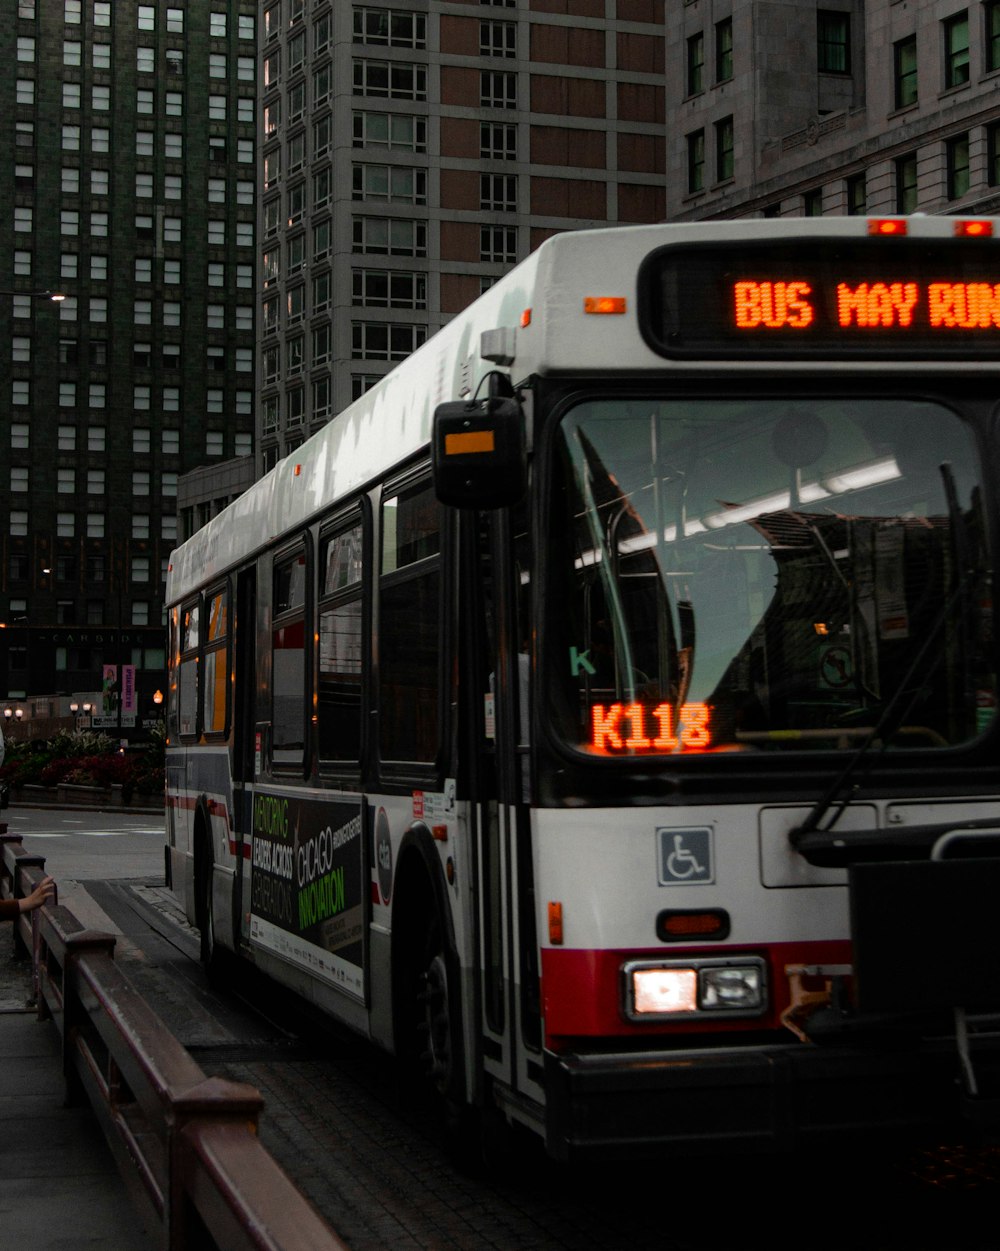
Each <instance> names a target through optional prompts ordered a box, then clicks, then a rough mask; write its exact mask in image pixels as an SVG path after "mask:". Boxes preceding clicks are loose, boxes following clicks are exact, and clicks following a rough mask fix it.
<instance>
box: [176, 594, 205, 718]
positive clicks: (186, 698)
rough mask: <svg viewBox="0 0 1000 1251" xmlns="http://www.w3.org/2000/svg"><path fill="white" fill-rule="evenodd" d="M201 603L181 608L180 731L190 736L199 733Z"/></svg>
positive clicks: (196, 602) (193, 602)
mask: <svg viewBox="0 0 1000 1251" xmlns="http://www.w3.org/2000/svg"><path fill="white" fill-rule="evenodd" d="M199 612H200V605H199V603H198V601H197V600H192V601H191V603H189V604H185V605H184V606H183V607H182V608H181V629H180V654H181V663H180V677H179V697H178V707H179V709H180V726H179V729H180V732H181V734H182V735H183V736H184V737H185V738H188V737H190V736H191V735H193V734H197V733H198V643H199V639H200V635H199V630H198V621H199Z"/></svg>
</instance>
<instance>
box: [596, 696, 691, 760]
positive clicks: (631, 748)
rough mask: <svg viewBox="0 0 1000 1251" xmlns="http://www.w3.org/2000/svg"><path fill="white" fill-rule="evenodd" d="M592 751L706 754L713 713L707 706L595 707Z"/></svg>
mask: <svg viewBox="0 0 1000 1251" xmlns="http://www.w3.org/2000/svg"><path fill="white" fill-rule="evenodd" d="M590 717H591V740H590V743H589V744H588V747H589V748H590V750H592V751H594V752H602V753H608V754H614V753H618V752H622V753H625V752H675V751H706V750H707V749H709V748H710V747H711V745H712V735H711V724H710V723H711V711H710V709H709V706H708V705H707V704H702V703H693V704H682V705H681V706H680V708H679V709H675V708H674V706H673V705H672V704H668V703H660V704H656V705H655V706H649V705H645V704H641V703H633V704H619V703H613V704H594V705H593V707H592V708H591V710H590Z"/></svg>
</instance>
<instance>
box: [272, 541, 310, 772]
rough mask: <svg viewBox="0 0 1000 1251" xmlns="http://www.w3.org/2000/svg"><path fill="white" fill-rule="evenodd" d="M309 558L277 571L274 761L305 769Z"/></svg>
mask: <svg viewBox="0 0 1000 1251" xmlns="http://www.w3.org/2000/svg"><path fill="white" fill-rule="evenodd" d="M306 569H307V566H306V553H305V549H304V548H300V549H298V550H297V551H296V552H295V554H294V555H292V556H290V557H286V558H282V559H281V560H279V561H276V562H275V566H274V600H273V612H274V625H273V627H272V630H271V695H272V730H271V750H272V759H273V761H274V763H275V764H276V765H298V766H301V765H302V762H303V756H304V752H305V742H306V736H305V724H306V615H305V606H306V584H307V580H306Z"/></svg>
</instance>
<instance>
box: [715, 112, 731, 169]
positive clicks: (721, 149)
mask: <svg viewBox="0 0 1000 1251" xmlns="http://www.w3.org/2000/svg"><path fill="white" fill-rule="evenodd" d="M734 148H735V138H734V131H733V119H732V118H731V117H724V118H723V119H722V121H721V122H716V123H715V178H716V181H717V182H725V181H727V179H730V178H732V177H733V173H734V166H735V157H734Z"/></svg>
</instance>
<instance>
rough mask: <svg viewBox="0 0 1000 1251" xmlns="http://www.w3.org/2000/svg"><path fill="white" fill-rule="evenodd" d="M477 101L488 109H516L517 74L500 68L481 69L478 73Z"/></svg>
mask: <svg viewBox="0 0 1000 1251" xmlns="http://www.w3.org/2000/svg"><path fill="white" fill-rule="evenodd" d="M479 103H480V105H482V107H483V108H489V109H516V108H517V75H516V74H514V73H508V72H505V71H504V72H502V71H500V70H482V71H481V72H480V75H479Z"/></svg>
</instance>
